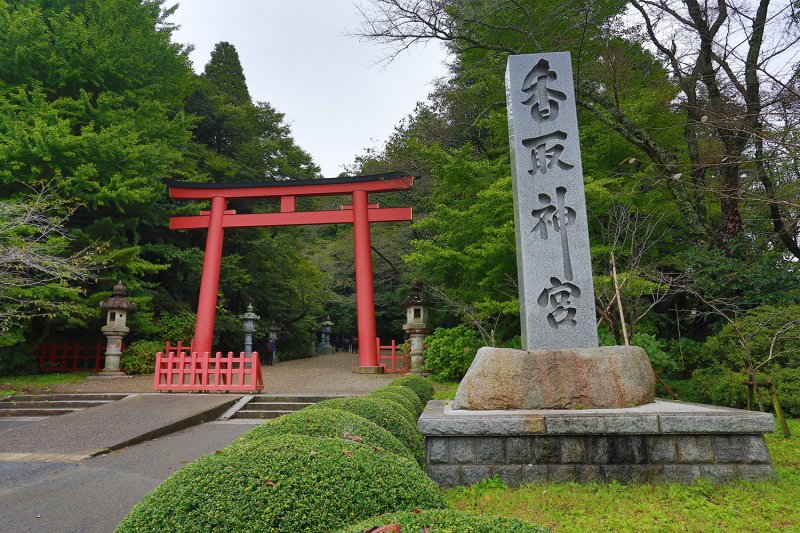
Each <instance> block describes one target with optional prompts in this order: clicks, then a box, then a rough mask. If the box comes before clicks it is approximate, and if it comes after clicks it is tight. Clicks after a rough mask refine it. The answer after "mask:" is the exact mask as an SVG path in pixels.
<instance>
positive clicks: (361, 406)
mask: <svg viewBox="0 0 800 533" xmlns="http://www.w3.org/2000/svg"><path fill="white" fill-rule="evenodd" d="M396 405H397V404H395V403H393V402H389V401H386V400H381V399H378V398H334V399H331V400H325V401H323V402H319V403H317V404H314V405H312V406H311V407H306V409H322V408H328V409H341V410H343V411H349V412H351V413H353V414H356V415H358V416H363V417H364V418H366V419H367V420H369V421H371V422H374V423H375V424H378V425H379V426H380V427H382V428H384V429H385V430H387V431H389V433H391V434H392V435H394V436H395V437H397V438H398V439H400V442H402V443H403V444H405V445H406V447H407V448H408V449H409V450H410V451H411V453H412V454H413V455H414V457H415V458H416V459H417V462H419V464H422V463H423V462H424V459H425V456H424V454H423V451H422V434H421V433H420V432H419V430H418V429H417V426H416V421H415V420H414V421H410V420H408V418H407V416H405V415H403V414H401V413H399V412H398V410H397V408H396ZM406 412H407V411H406Z"/></svg>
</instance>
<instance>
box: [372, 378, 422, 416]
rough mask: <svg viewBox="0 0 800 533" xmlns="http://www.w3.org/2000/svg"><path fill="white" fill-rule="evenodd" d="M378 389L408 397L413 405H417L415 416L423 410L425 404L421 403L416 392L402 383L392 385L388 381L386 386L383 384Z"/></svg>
mask: <svg viewBox="0 0 800 533" xmlns="http://www.w3.org/2000/svg"><path fill="white" fill-rule="evenodd" d="M378 390H380V391H389V392H391V393H392V394H400V395H402V396H404V397H406V398H408V400H409V401H410V402H412V403H413V404H414V405H416V406H418V407H417V409H418V410H417V417H419V415H420V414H422V411H424V410H425V404H424V403H422V400H420V399H419V396H418V395H417V393H416V392H414V391H413V390H411V389H409V388H408V387H403V386H402V385H395V386H392V384H391V383H390V384H389V385H387V386H385V387H383V388H380V389H378ZM370 394H371V393H370Z"/></svg>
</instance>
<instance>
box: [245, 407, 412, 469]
mask: <svg viewBox="0 0 800 533" xmlns="http://www.w3.org/2000/svg"><path fill="white" fill-rule="evenodd" d="M345 434H348V435H350V436H351V437H354V438H355V439H356V440H358V439H360V442H361V443H362V444H364V445H366V446H378V447H380V448H383V449H384V450H386V451H387V452H392V453H395V454H397V455H400V456H402V457H405V458H406V459H409V460H411V461H414V460H415V458H414V456H413V455H412V454H411V452H410V451H409V449H408V448H407V447H406V445H405V444H403V443H402V442H400V440H399V439H398V438H397V437H395V436H394V435H392V434H391V433H389V432H388V431H386V430H385V429H383V428H382V427H380V426H378V425H377V424H375V423H374V422H370V421H369V420H367V419H366V418H363V417H360V416H358V415H355V414H353V413H349V412H347V411H342V410H338V409H303V410H302V411H298V412H296V413H292V414H290V415H284V416H282V417H280V418H276V419H275V420H272V421H270V422H267V423H266V424H261V425H259V426H256V428H255V429H252V430H250V431H248V432H247V433H245V434H244V435H242V436H241V437H239V440H237V441H236V442H235V443H234V445H238V443H240V442H248V443H250V442H252V443H256V444H257V443H259V442H261V441H262V440H263V439H266V438H269V437H277V436H280V435H305V436H307V437H330V438H335V439H344V438H346V437H345ZM266 453H269V451H268V450H267V451H266Z"/></svg>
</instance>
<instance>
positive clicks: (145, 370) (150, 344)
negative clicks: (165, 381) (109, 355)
mask: <svg viewBox="0 0 800 533" xmlns="http://www.w3.org/2000/svg"><path fill="white" fill-rule="evenodd" d="M163 351H164V344H162V343H161V342H158V341H136V342H134V343H132V344H131V345H130V346H128V349H127V350H125V351H124V352H122V359H121V360H120V366H121V367H122V369H123V370H125V373H126V374H152V373H153V372H155V370H156V353H158V352H163Z"/></svg>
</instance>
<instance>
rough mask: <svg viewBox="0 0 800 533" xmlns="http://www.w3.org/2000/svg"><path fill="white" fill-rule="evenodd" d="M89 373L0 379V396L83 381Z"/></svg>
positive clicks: (35, 375)
mask: <svg viewBox="0 0 800 533" xmlns="http://www.w3.org/2000/svg"><path fill="white" fill-rule="evenodd" d="M89 374H90V373H89V372H63V373H59V372H52V373H47V374H27V375H24V376H4V377H0V396H9V395H12V394H21V393H29V392H33V391H35V390H37V389H46V388H47V387H52V386H53V385H61V384H63V383H76V382H78V381H83V380H85V379H86V376H88V375H89Z"/></svg>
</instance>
